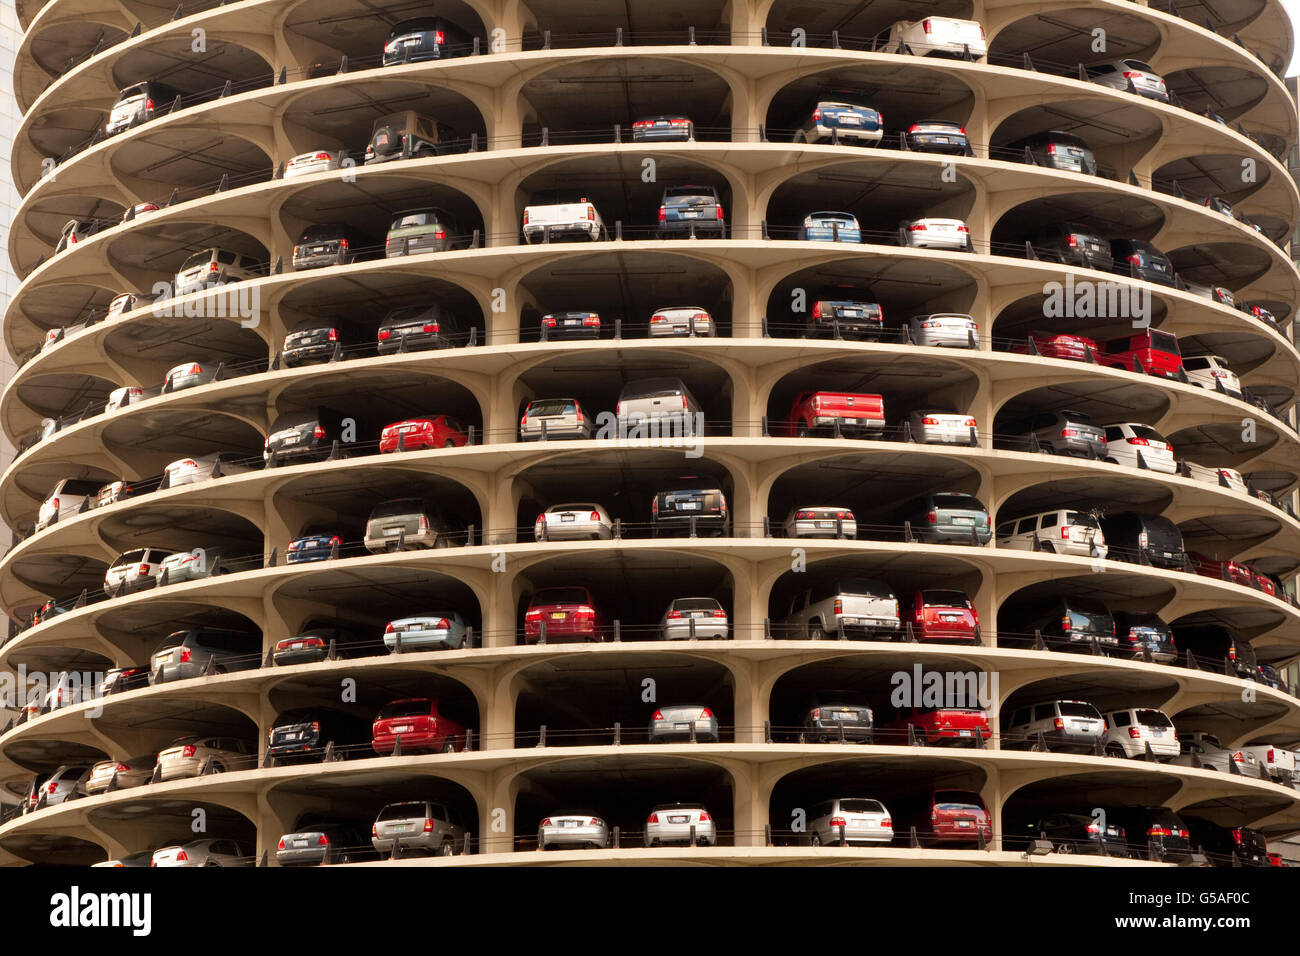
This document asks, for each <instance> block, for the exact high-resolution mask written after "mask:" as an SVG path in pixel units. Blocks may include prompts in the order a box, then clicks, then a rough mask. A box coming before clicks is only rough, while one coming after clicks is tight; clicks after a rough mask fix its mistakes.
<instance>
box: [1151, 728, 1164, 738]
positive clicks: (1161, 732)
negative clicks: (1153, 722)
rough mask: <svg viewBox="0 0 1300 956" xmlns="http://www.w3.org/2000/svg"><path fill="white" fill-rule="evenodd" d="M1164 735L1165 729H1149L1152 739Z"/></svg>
mask: <svg viewBox="0 0 1300 956" xmlns="http://www.w3.org/2000/svg"><path fill="white" fill-rule="evenodd" d="M1164 735H1165V729H1164V728H1163V727H1152V728H1151V736H1152V737H1163V736H1164Z"/></svg>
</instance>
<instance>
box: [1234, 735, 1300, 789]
mask: <svg viewBox="0 0 1300 956" xmlns="http://www.w3.org/2000/svg"><path fill="white" fill-rule="evenodd" d="M1241 749H1242V750H1243V751H1245V752H1246V753H1248V754H1252V755H1254V757H1255V760H1256V761H1258V763H1259V765H1260V766H1262V767H1265V768H1266V769H1267V770H1268V775H1269V776H1270V777H1272V778H1273V779H1274V780H1283V781H1290V780H1294V779H1295V769H1296V763H1295V751H1293V750H1287V749H1286V748H1285V747H1278V746H1275V745H1273V744H1251V745H1250V746H1248V747H1242V748H1241Z"/></svg>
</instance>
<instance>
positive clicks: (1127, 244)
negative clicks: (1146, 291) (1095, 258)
mask: <svg viewBox="0 0 1300 956" xmlns="http://www.w3.org/2000/svg"><path fill="white" fill-rule="evenodd" d="M1110 255H1111V258H1112V259H1113V260H1114V265H1113V266H1112V267H1111V269H1112V271H1114V272H1117V273H1119V274H1120V275H1126V276H1132V277H1133V278H1135V279H1145V280H1146V281H1147V282H1154V283H1156V284H1157V285H1173V284H1174V264H1173V263H1172V262H1170V261H1169V257H1168V256H1166V255H1165V254H1164V253H1163V252H1161V251H1160V250H1159V249H1157V248H1156V247H1155V246H1153V245H1151V243H1149V242H1147V241H1146V240H1144V239H1112V240H1111V241H1110Z"/></svg>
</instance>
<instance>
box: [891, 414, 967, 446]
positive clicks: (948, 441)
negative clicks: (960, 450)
mask: <svg viewBox="0 0 1300 956" xmlns="http://www.w3.org/2000/svg"><path fill="white" fill-rule="evenodd" d="M907 424H908V428H909V430H910V433H911V436H912V440H913V441H917V442H920V443H921V444H922V445H973V444H975V443H976V441H978V438H976V437H975V436H977V434H978V432H977V431H976V429H977V428H978V425H977V424H976V421H975V419H974V418H972V417H971V416H970V415H967V414H966V413H965V412H954V411H953V410H952V409H937V408H918V409H916V410H915V411H913V412H911V413H909V414H908V416H907Z"/></svg>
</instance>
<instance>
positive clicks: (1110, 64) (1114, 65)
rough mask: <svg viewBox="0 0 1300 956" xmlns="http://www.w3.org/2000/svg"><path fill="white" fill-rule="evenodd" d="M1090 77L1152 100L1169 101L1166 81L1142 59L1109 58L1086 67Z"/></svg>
mask: <svg viewBox="0 0 1300 956" xmlns="http://www.w3.org/2000/svg"><path fill="white" fill-rule="evenodd" d="M1085 71H1086V73H1087V74H1088V79H1089V80H1091V81H1092V82H1093V83H1097V84H1100V85H1101V86H1108V87H1110V88H1111V89H1114V90H1128V91H1129V92H1130V93H1136V94H1137V95H1138V96H1143V97H1146V98H1147V99H1150V100H1159V101H1160V102H1161V103H1168V102H1169V91H1168V90H1167V89H1166V88H1165V81H1164V80H1163V79H1161V78H1160V75H1159V74H1158V73H1156V71H1155V70H1153V69H1151V67H1150V65H1149V64H1147V63H1144V62H1143V61H1142V60H1134V59H1123V60H1109V61H1107V62H1105V63H1094V64H1092V65H1090V66H1087V67H1085Z"/></svg>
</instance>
